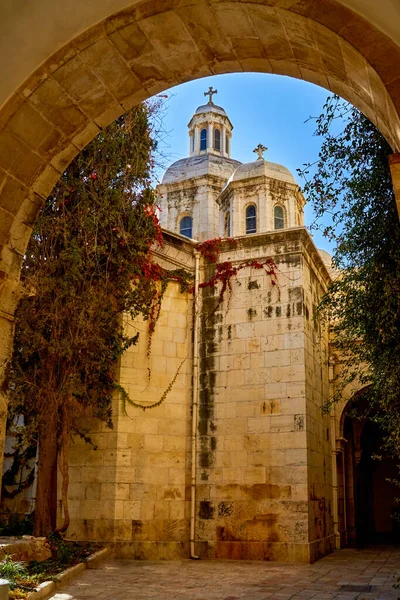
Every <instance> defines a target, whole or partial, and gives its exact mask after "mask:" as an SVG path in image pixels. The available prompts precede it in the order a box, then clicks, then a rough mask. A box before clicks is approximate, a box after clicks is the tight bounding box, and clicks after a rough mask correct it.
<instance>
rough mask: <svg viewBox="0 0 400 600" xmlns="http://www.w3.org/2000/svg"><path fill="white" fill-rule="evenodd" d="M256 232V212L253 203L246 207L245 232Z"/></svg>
mask: <svg viewBox="0 0 400 600" xmlns="http://www.w3.org/2000/svg"><path fill="white" fill-rule="evenodd" d="M256 232H257V212H256V207H255V206H254V204H250V205H249V206H248V207H247V208H246V233H256Z"/></svg>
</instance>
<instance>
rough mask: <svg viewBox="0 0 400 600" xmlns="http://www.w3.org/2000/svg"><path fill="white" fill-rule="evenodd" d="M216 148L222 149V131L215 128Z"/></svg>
mask: <svg viewBox="0 0 400 600" xmlns="http://www.w3.org/2000/svg"><path fill="white" fill-rule="evenodd" d="M214 150H221V131H220V130H219V129H214Z"/></svg>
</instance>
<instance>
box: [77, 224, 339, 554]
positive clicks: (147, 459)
mask: <svg viewBox="0 0 400 600" xmlns="http://www.w3.org/2000/svg"><path fill="white" fill-rule="evenodd" d="M269 257H272V258H273V259H274V261H275V263H276V265H277V273H278V275H277V278H278V284H277V285H273V284H272V281H271V278H270V277H269V276H268V275H267V274H266V273H265V272H264V271H262V270H258V269H255V268H250V267H246V268H245V269H243V270H241V271H240V272H239V276H238V278H237V280H233V281H232V293H231V294H228V295H226V297H225V298H224V301H223V302H222V304H221V305H220V306H218V294H219V291H218V289H217V290H216V289H215V288H212V287H205V288H203V290H202V309H201V319H200V320H201V323H200V347H199V353H200V377H199V385H200V391H199V409H198V444H197V456H196V465H197V485H196V539H195V549H196V553H197V554H199V555H200V556H201V557H204V558H206V557H207V558H213V557H215V558H232V559H253V560H276V561H304V562H308V561H309V560H314V559H316V558H318V557H319V556H321V555H323V554H325V553H327V552H329V551H330V550H331V549H332V541H333V540H332V534H333V523H332V506H331V505H332V491H331V477H332V474H331V454H330V440H329V419H328V417H323V416H321V405H322V403H323V401H324V400H325V399H326V397H327V393H328V392H327V390H328V371H327V338H326V333H325V332H321V331H320V330H319V328H318V325H317V324H316V322H315V321H314V319H313V307H314V305H315V304H316V303H317V301H318V299H319V297H320V296H321V293H322V292H323V290H324V287H325V285H326V282H327V281H328V274H327V272H326V268H325V266H324V264H323V262H322V261H321V259H320V257H319V255H318V252H317V251H316V249H315V247H314V245H313V244H312V242H311V239H310V237H309V234H308V233H307V231H306V230H305V229H304V228H297V229H290V230H286V231H281V232H274V233H270V234H258V235H252V236H245V237H241V238H238V245H237V247H236V248H235V249H232V247H231V246H229V245H227V246H226V247H223V249H222V252H221V254H220V257H219V260H220V262H224V261H232V262H233V264H234V265H238V264H240V263H243V262H244V261H246V260H250V259H256V260H258V261H260V262H262V261H264V260H265V259H267V258H269ZM156 260H157V261H159V262H160V263H161V264H162V265H163V266H165V267H167V268H170V269H173V268H180V267H182V266H185V267H186V268H187V269H189V270H193V267H194V264H193V263H194V257H193V244H192V243H190V242H184V241H183V240H182V238H180V237H179V236H176V235H175V236H174V235H171V236H169V237H168V239H167V243H166V245H165V247H164V249H163V250H162V251H158V252H157V254H156ZM214 269H215V265H213V264H203V270H202V273H201V277H202V280H203V281H205V280H208V279H209V278H210V277H211V276H212V274H213V272H214ZM215 309H216V310H215ZM192 310H193V297H192V296H190V295H188V294H181V292H180V289H179V286H178V284H174V283H173V284H170V285H169V286H168V289H167V292H166V294H165V297H164V300H163V303H162V310H161V314H160V318H159V321H158V323H157V326H156V330H155V334H154V339H153V343H152V351H151V358H150V363H149V361H148V359H147V357H146V347H147V339H148V337H147V323H146V322H140V321H135V322H130V321H127V327H128V328H129V330H130V332H131V333H134V332H135V331H136V330H140V332H141V335H140V339H139V343H138V345H136V346H134V347H132V348H130V349H129V351H128V352H127V353H126V354H125V355H124V356H123V357H122V360H121V365H120V381H121V384H122V385H123V386H124V387H125V388H126V389H127V391H128V393H129V394H130V397H131V398H132V399H134V400H135V401H136V402H139V403H141V404H143V405H144V406H146V405H150V404H152V403H154V402H156V401H157V400H159V398H160V397H161V396H162V394H163V392H164V391H165V389H166V388H167V387H168V385H169V384H170V382H171V381H172V379H173V377H174V374H175V373H176V370H177V368H178V367H179V365H180V364H181V362H182V360H184V364H183V367H182V370H181V373H180V374H179V376H178V378H177V380H176V382H175V384H174V385H173V387H172V390H171V392H170V393H169V395H168V396H167V398H166V400H165V401H164V402H163V403H162V404H161V405H160V406H157V407H155V408H151V409H148V410H146V411H143V410H141V409H140V408H134V407H132V406H129V405H128V406H127V413H128V414H127V415H126V414H124V411H123V410H122V406H121V402H120V400H119V399H117V398H116V400H115V417H114V423H115V427H114V430H113V431H109V430H106V429H105V428H103V427H101V426H98V430H97V431H95V432H94V434H93V437H94V441H95V442H96V444H97V445H98V449H97V450H91V449H88V447H87V446H84V445H83V444H80V443H77V444H75V445H74V447H73V448H72V451H71V460H72V462H71V464H72V465H73V466H72V468H71V488H70V490H71V493H70V498H71V512H72V527H71V530H70V531H71V537H78V538H85V539H102V540H103V541H109V542H113V543H115V544H117V545H118V552H119V554H120V555H126V556H134V557H137V558H148V559H157V558H178V557H187V556H188V553H189V526H190V498H191V496H190V474H191V473H190V469H191V419H192V415H191V404H192V321H193V313H192ZM149 364H150V366H151V371H152V373H151V379H150V382H149V381H148V366H149Z"/></svg>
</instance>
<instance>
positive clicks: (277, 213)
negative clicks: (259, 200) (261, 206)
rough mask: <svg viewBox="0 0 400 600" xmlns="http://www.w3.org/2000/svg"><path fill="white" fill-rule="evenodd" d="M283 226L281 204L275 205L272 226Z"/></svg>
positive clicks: (279, 227) (278, 227)
mask: <svg viewBox="0 0 400 600" xmlns="http://www.w3.org/2000/svg"><path fill="white" fill-rule="evenodd" d="M284 227H285V215H284V212H283V208H282V206H275V208H274V228H275V229H284Z"/></svg>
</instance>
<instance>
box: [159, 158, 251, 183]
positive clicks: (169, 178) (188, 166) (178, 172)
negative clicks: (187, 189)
mask: <svg viewBox="0 0 400 600" xmlns="http://www.w3.org/2000/svg"><path fill="white" fill-rule="evenodd" d="M240 164H241V163H240V162H239V161H237V160H233V159H232V158H228V157H225V156H216V155H214V154H201V155H195V156H190V157H189V158H182V159H181V160H177V161H176V162H174V163H172V165H171V166H170V167H169V168H168V169H167V170H166V172H165V174H164V177H163V179H162V182H161V183H162V184H165V183H176V182H178V181H186V180H187V179H192V178H193V177H202V176H204V175H213V176H215V177H219V178H221V179H225V180H226V179H228V178H229V177H230V176H231V175H232V173H233V171H234V170H235V169H236V168H237V167H238V166H239V165H240Z"/></svg>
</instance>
